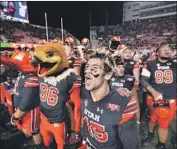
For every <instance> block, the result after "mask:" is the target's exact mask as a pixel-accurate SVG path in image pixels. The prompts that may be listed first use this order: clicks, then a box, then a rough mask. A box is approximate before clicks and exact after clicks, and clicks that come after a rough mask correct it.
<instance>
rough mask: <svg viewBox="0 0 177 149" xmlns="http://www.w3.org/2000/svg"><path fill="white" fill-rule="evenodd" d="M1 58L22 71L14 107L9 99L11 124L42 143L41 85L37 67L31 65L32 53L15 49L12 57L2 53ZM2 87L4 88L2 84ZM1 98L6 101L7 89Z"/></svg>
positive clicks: (8, 65) (38, 142) (16, 87)
mask: <svg viewBox="0 0 177 149" xmlns="http://www.w3.org/2000/svg"><path fill="white" fill-rule="evenodd" d="M0 60H1V63H2V64H3V65H5V66H7V67H9V68H12V69H16V70H18V71H19V72H20V73H19V76H18V78H17V81H16V84H15V89H14V93H15V95H14V99H13V103H14V107H12V104H9V103H12V101H7V104H8V109H9V108H11V111H13V112H10V114H11V115H12V117H11V124H12V125H14V126H16V127H17V128H18V129H19V130H20V131H22V132H23V133H24V134H25V135H26V136H32V137H33V140H34V143H35V144H40V143H41V137H40V134H39V122H40V110H39V103H40V100H39V85H38V76H37V68H36V67H34V66H33V65H31V55H30V53H29V52H27V51H20V50H15V51H14V52H13V53H12V55H11V57H10V58H7V57H5V56H2V55H1V56H0ZM1 89H2V90H3V87H2V86H1ZM1 98H3V100H4V101H5V99H4V98H8V96H7V93H6V92H5V91H4V93H3V96H2V97H1ZM8 99H10V98H8ZM6 100H7V99H6Z"/></svg>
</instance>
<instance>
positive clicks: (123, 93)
mask: <svg viewBox="0 0 177 149" xmlns="http://www.w3.org/2000/svg"><path fill="white" fill-rule="evenodd" d="M117 91H118V92H119V94H120V95H121V96H126V97H128V96H129V95H130V91H129V90H128V89H126V88H118V89H117Z"/></svg>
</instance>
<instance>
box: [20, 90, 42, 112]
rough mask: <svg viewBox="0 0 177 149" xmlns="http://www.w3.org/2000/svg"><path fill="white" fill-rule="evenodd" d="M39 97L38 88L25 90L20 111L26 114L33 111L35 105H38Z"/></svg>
mask: <svg viewBox="0 0 177 149" xmlns="http://www.w3.org/2000/svg"><path fill="white" fill-rule="evenodd" d="M38 95H39V88H38V87H33V88H26V87H25V88H23V97H22V101H21V103H20V105H19V109H20V110H21V111H25V112H26V111H29V110H31V109H32V108H33V105H35V104H36V103H37V100H38Z"/></svg>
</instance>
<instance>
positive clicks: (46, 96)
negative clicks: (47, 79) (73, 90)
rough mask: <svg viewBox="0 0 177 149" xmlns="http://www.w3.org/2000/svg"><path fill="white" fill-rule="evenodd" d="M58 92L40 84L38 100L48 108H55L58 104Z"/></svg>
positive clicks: (51, 87) (53, 88)
mask: <svg viewBox="0 0 177 149" xmlns="http://www.w3.org/2000/svg"><path fill="white" fill-rule="evenodd" d="M58 94H59V91H58V89H57V88H56V87H53V86H50V87H48V86H47V84H45V83H40V100H41V101H42V102H47V104H48V105H50V106H55V105H56V104H57V102H58Z"/></svg>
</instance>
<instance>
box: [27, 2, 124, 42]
mask: <svg viewBox="0 0 177 149" xmlns="http://www.w3.org/2000/svg"><path fill="white" fill-rule="evenodd" d="M27 4H28V12H29V20H30V23H32V24H37V25H45V19H44V13H45V12H46V13H47V19H48V26H50V27H55V28H60V27H61V23H60V18H61V17H62V18H63V23H64V29H66V30H67V31H68V32H70V33H71V34H73V35H74V36H75V37H76V38H78V39H81V38H83V37H87V38H89V12H90V13H91V25H92V26H100V25H105V24H106V11H107V12H108V13H107V14H108V15H107V16H108V17H107V18H108V24H109V25H115V24H120V23H122V12H123V2H115V1H114V2H111V1H109V2H97V1H95V2H94V1H93V2H91V1H90V2H87V1H85V2H84V1H83V2H82V1H80V2H79V1H76V2H73V1H72V2H71V1H65V2H59V1H58V2H57V1H53V2H52V1H50V2H47V1H44V2H42V1H40V2H38V1H36V2H35V1H33V2H27Z"/></svg>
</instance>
